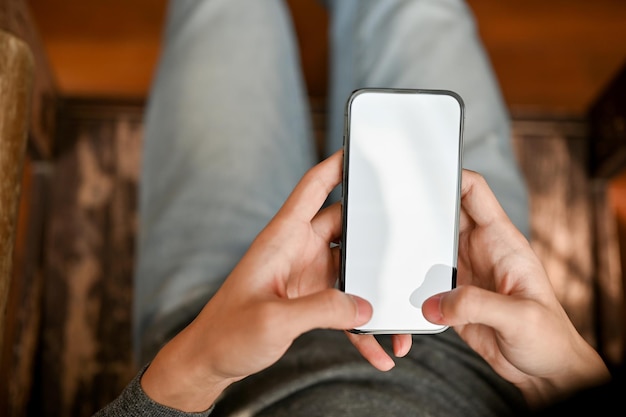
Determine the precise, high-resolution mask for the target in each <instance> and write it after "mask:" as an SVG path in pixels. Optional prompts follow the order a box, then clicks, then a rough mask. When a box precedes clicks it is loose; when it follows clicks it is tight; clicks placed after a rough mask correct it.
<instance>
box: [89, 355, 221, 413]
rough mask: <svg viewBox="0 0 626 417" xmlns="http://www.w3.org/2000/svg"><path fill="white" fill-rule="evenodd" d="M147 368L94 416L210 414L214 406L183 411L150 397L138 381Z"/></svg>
mask: <svg viewBox="0 0 626 417" xmlns="http://www.w3.org/2000/svg"><path fill="white" fill-rule="evenodd" d="M147 368H148V365H146V366H145V367H144V368H143V369H142V370H141V371H140V372H139V373H138V374H137V375H136V376H135V378H133V380H132V381H131V382H130V383H129V384H128V385H127V386H126V388H124V391H122V393H121V394H120V396H119V397H117V398H116V399H115V400H113V402H111V403H110V404H108V405H107V406H106V407H104V408H103V409H101V410H100V411H98V412H97V413H96V414H94V417H122V416H124V417H129V416H132V417H143V416H145V417H148V416H150V417H206V416H209V415H210V414H211V412H212V411H213V408H214V407H211V408H209V409H208V410H206V411H203V412H201V413H185V412H183V411H179V410H175V409H173V408H170V407H166V406H164V405H161V404H159V403H157V402H155V401H153V400H152V399H150V397H148V396H147V395H146V393H145V392H144V391H143V389H142V388H141V383H140V381H141V376H142V375H143V373H144V372H145V370H146V369H147Z"/></svg>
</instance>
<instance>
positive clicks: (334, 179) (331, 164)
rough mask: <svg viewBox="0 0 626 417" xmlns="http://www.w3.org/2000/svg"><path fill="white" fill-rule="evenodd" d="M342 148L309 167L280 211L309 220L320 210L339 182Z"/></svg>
mask: <svg viewBox="0 0 626 417" xmlns="http://www.w3.org/2000/svg"><path fill="white" fill-rule="evenodd" d="M342 159H343V150H339V151H337V152H335V153H334V154H333V155H331V156H329V157H328V158H326V159H325V160H323V161H322V162H320V163H319V164H317V165H315V166H314V167H313V168H311V169H309V170H308V171H307V172H306V173H305V174H304V176H303V177H302V179H301V180H300V182H298V185H296V187H295V188H294V189H293V191H292V192H291V194H290V195H289V197H288V198H287V200H286V201H285V204H283V207H282V208H281V209H280V211H279V213H280V212H287V213H292V214H293V215H295V216H297V217H298V218H301V219H303V220H306V221H310V220H311V219H313V217H314V216H315V215H316V214H317V212H318V211H319V210H320V208H321V207H322V205H323V204H324V202H325V201H326V198H327V197H328V194H330V192H331V191H332V190H333V188H335V187H336V186H337V185H339V183H340V182H341V176H342V166H343V163H342Z"/></svg>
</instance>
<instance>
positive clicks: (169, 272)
mask: <svg viewBox="0 0 626 417" xmlns="http://www.w3.org/2000/svg"><path fill="white" fill-rule="evenodd" d="M325 4H326V5H327V7H328V11H329V16H330V30H331V33H330V41H331V45H330V51H331V57H330V58H331V59H330V61H331V68H330V88H329V92H328V97H329V103H328V116H327V117H328V134H327V142H326V145H327V154H330V153H332V152H334V151H335V150H337V149H339V148H340V147H341V143H342V133H343V115H344V106H345V103H346V99H347V97H348V96H349V94H350V93H351V92H352V91H353V90H355V89H357V88H361V87H406V88H428V89H433V88H436V89H447V90H453V91H456V92H457V93H459V94H460V95H461V96H462V97H463V99H464V102H465V105H466V120H465V134H464V156H463V158H464V167H466V168H469V169H473V170H476V171H479V172H481V173H482V174H483V175H484V176H485V177H486V179H487V181H488V182H489V184H490V185H491V187H492V189H493V190H494V192H495V194H496V196H497V197H498V198H499V200H500V202H501V203H502V205H503V206H504V208H505V210H506V211H507V212H508V214H509V216H510V217H511V218H512V220H513V221H514V223H515V224H516V225H517V226H518V227H519V228H520V229H521V230H522V231H523V232H525V233H528V219H527V211H528V210H527V195H526V189H525V186H524V183H523V181H522V177H521V175H520V172H519V170H518V167H517V164H516V160H515V157H514V154H513V151H512V146H511V140H510V132H509V118H508V114H507V111H506V107H505V105H504V103H503V100H502V97H501V94H500V91H499V88H498V85H497V81H496V79H495V77H494V74H493V71H492V69H491V66H490V63H489V60H488V57H487V56H486V53H485V51H484V48H483V46H482V44H481V41H480V38H479V36H478V34H477V31H476V27H475V23H474V20H473V17H472V14H471V11H470V10H469V8H468V7H467V5H466V4H465V3H464V2H462V1H460V0H385V1H377V0H338V1H326V2H325ZM299 65H300V61H299V52H298V50H297V43H296V38H295V33H294V28H293V26H292V22H291V20H290V15H289V10H288V8H287V6H286V5H285V4H283V2H282V1H279V0H253V1H246V0H206V1H205V0H203V1H199V0H174V1H172V2H171V3H170V5H169V10H168V20H167V26H166V28H165V32H164V39H163V49H162V54H161V57H160V61H159V63H158V69H157V72H156V74H155V79H154V82H153V87H152V90H151V94H150V97H149V102H148V106H147V111H146V116H145V136H144V144H143V159H142V173H141V182H140V201H139V219H140V224H139V238H138V247H137V250H138V252H137V264H136V274H135V283H134V285H135V304H134V329H133V332H134V343H135V347H136V355H137V359H138V361H140V362H141V363H143V362H145V361H146V360H149V359H150V357H151V355H152V354H153V353H154V351H155V349H157V348H158V347H159V346H160V345H161V344H162V343H164V342H165V341H166V340H167V339H168V338H169V337H170V336H172V335H173V333H175V332H176V331H177V330H178V329H180V328H181V326H183V325H185V324H186V323H187V322H188V321H189V320H190V319H192V318H193V317H194V316H195V314H197V313H198V312H199V310H200V309H201V307H202V306H203V305H204V304H205V303H206V301H207V300H208V299H209V298H210V297H211V295H212V294H213V293H214V292H215V291H216V290H217V288H218V287H219V286H220V284H221V283H222V282H223V280H224V278H225V277H226V276H227V275H228V274H229V272H230V270H231V269H232V268H233V266H234V265H235V264H236V263H237V261H238V260H239V259H240V257H241V256H242V255H243V253H244V252H245V251H246V249H247V247H248V245H249V244H250V243H251V241H252V240H253V238H254V237H255V236H256V234H257V233H258V232H259V231H260V230H261V229H262V228H263V226H264V225H265V224H266V223H267V222H268V221H269V220H270V219H271V217H272V216H273V215H274V214H275V212H276V211H277V210H278V208H279V207H280V206H281V204H282V203H283V201H284V200H285V198H286V197H287V196H288V194H289V192H290V191H291V190H292V188H293V187H294V186H295V184H296V183H297V181H298V180H299V179H300V177H301V175H302V174H303V173H304V172H305V171H306V170H307V169H308V168H309V167H311V166H312V165H313V164H314V163H315V162H316V155H315V147H314V143H313V136H312V125H311V120H310V113H309V107H308V99H307V92H306V88H305V83H304V81H303V76H302V72H301V68H300V66H299Z"/></svg>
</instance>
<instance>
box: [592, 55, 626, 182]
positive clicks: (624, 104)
mask: <svg viewBox="0 0 626 417" xmlns="http://www.w3.org/2000/svg"><path fill="white" fill-rule="evenodd" d="M589 120H590V124H591V140H590V142H589V153H590V155H589V170H590V172H591V174H592V175H593V176H596V177H601V178H611V177H613V176H615V175H617V174H619V173H620V172H621V171H623V170H624V169H625V168H626V66H624V67H623V68H622V70H621V71H620V72H619V73H618V74H617V75H616V76H615V78H614V79H613V80H612V81H611V82H610V83H609V84H608V86H607V87H606V88H605V89H604V90H603V91H602V94H601V95H600V96H599V97H598V98H597V100H596V101H595V102H594V103H593V105H592V106H591V108H590V110H589Z"/></svg>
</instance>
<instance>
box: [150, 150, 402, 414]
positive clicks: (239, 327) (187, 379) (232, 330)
mask: <svg viewBox="0 0 626 417" xmlns="http://www.w3.org/2000/svg"><path fill="white" fill-rule="evenodd" d="M342 155H343V154H342V152H341V151H339V152H337V153H335V154H334V155H333V156H331V157H330V158H328V159H327V160H325V161H323V162H321V163H320V164H318V165H317V166H315V167H313V168H312V169H311V170H309V171H308V172H307V173H306V174H305V175H304V177H303V178H302V180H301V181H300V183H299V184H298V185H297V186H296V188H295V189H294V190H293V192H292V194H291V195H290V196H289V198H288V199H287V201H286V202H285V204H284V205H283V207H282V208H281V209H280V210H279V212H278V213H277V214H276V216H275V217H274V218H273V219H272V221H271V222H270V223H269V224H268V225H267V226H266V227H265V229H264V230H263V231H262V232H261V233H260V234H259V235H258V236H257V238H256V239H255V240H254V242H253V243H252V245H251V246H250V248H249V250H248V251H247V253H246V254H245V255H244V257H243V258H242V259H241V261H240V262H239V263H238V264H237V266H236V267H235V268H234V270H233V271H232V273H231V274H230V275H229V276H228V278H227V279H226V281H225V282H224V284H223V285H222V287H221V288H220V290H219V291H218V292H217V293H216V294H215V296H213V298H212V299H211V300H210V301H209V302H208V303H207V304H206V306H205V307H204V309H203V310H202V311H201V312H200V314H199V315H198V317H197V318H196V319H195V320H194V321H193V322H192V323H191V324H190V325H189V326H188V327H186V328H185V329H184V330H183V331H182V332H181V333H179V334H178V335H177V336H176V337H175V338H174V339H172V340H171V341H170V342H169V343H168V344H167V345H166V346H165V347H164V348H163V349H162V350H161V351H160V352H159V353H158V355H157V356H156V357H155V359H154V361H153V362H152V363H151V365H150V367H149V368H148V369H147V371H146V372H145V373H144V375H143V378H142V387H143V389H144V391H145V392H146V394H148V396H150V397H151V398H152V399H153V400H155V401H157V402H159V403H162V404H164V405H168V406H170V407H173V408H177V409H180V410H183V411H202V410H206V409H207V408H209V406H210V405H211V404H212V403H213V402H214V401H215V399H216V398H217V396H218V395H219V394H220V393H221V392H222V391H223V390H224V389H225V388H226V387H227V386H228V385H230V384H231V383H233V382H235V381H237V380H240V379H242V378H244V377H246V376H248V375H251V374H253V373H256V372H259V371H261V370H263V369H265V368H267V367H269V366H270V365H272V364H273V363H275V362H276V361H277V360H278V359H280V357H281V356H282V355H283V354H284V353H285V352H286V350H287V349H288V348H289V346H290V345H291V344H292V342H293V341H294V339H295V338H297V337H298V336H300V335H301V334H303V333H305V332H307V331H309V330H312V329H315V328H331V329H341V330H345V329H350V328H353V327H357V326H360V325H363V324H365V323H367V321H369V319H370V318H371V315H372V307H371V305H370V304H369V303H368V302H367V301H365V300H363V299H361V298H358V297H356V296H351V295H348V294H344V293H343V292H341V291H339V290H337V289H335V288H334V285H335V283H336V279H337V276H338V269H339V249H338V248H331V246H330V243H331V242H334V241H337V240H338V239H339V237H340V235H341V227H342V222H341V205H340V204H338V203H337V204H334V205H332V206H329V207H327V208H325V209H323V210H320V208H321V207H322V204H323V203H324V201H325V200H326V198H327V196H328V194H329V193H330V191H331V190H332V189H333V188H334V187H335V186H336V185H338V184H339V182H340V181H341V177H342V175H341V173H342ZM348 337H349V338H350V340H351V341H352V342H353V343H354V345H355V346H356V347H357V349H359V351H360V352H361V353H362V354H363V356H364V357H365V358H366V359H368V360H369V361H370V362H371V363H372V364H373V365H374V366H375V367H377V368H379V369H381V370H387V369H390V368H391V367H393V360H392V359H391V357H390V356H389V355H388V354H387V353H386V352H385V351H384V350H383V348H382V347H381V346H380V345H379V344H378V342H377V341H376V339H375V338H374V337H373V336H371V335H366V336H361V335H354V334H351V333H348ZM410 346H411V338H410V336H409V335H397V336H394V352H395V354H396V355H397V356H401V355H404V354H406V353H407V352H408V350H409V349H410Z"/></svg>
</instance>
